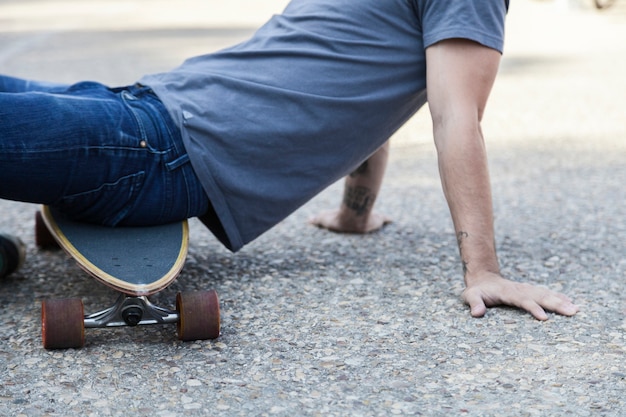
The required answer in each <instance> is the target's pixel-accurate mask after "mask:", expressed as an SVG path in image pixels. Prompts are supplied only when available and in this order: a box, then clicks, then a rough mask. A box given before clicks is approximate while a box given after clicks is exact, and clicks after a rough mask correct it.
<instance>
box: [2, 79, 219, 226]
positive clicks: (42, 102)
mask: <svg viewBox="0 0 626 417" xmlns="http://www.w3.org/2000/svg"><path fill="white" fill-rule="evenodd" d="M0 198H3V199H10V200H16V201H25V202H31V203H39V204H48V205H50V206H53V207H55V208H57V209H59V210H60V211H63V212H65V213H67V214H68V215H70V216H72V217H73V218H75V219H77V220H81V221H87V222H93V223H100V224H105V225H108V226H118V225H120V226H122V225H125V226H130V225H151V224H161V223H168V222H172V221H177V220H181V219H185V218H189V217H195V216H199V215H202V214H204V213H205V212H206V211H207V209H208V208H209V201H208V198H207V196H206V194H205V192H204V190H203V189H202V185H201V184H200V182H199V181H198V178H197V177H196V175H195V173H194V171H193V168H192V167H191V163H190V161H189V157H188V155H187V152H186V151H185V148H184V146H183V143H182V139H181V135H180V131H179V129H178V127H177V126H176V125H175V124H174V122H173V120H172V119H171V117H170V116H169V114H168V112H167V110H166V109H165V107H164V106H163V104H162V103H161V102H160V100H159V99H158V98H157V97H156V96H155V95H154V93H153V92H152V91H151V90H150V89H149V88H147V87H143V86H140V85H136V86H130V87H124V88H114V89H112V88H108V87H106V86H104V85H102V84H98V83H94V82H82V83H78V84H74V85H58V84H48V83H40V82H33V81H27V80H22V79H18V78H12V77H5V76H0Z"/></svg>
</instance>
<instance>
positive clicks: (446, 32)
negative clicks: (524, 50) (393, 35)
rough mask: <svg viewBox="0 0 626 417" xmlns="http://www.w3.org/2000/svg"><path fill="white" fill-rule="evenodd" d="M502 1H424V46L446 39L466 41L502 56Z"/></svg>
mask: <svg viewBox="0 0 626 417" xmlns="http://www.w3.org/2000/svg"><path fill="white" fill-rule="evenodd" d="M506 13H507V2H506V1H505V0H479V1H477V0H453V1H442V0H430V1H426V2H424V9H423V12H422V19H421V20H422V30H423V33H424V47H429V46H431V45H433V44H435V43H437V42H440V41H443V40H446V39H455V38H461V39H469V40H472V41H475V42H478V43H480V44H482V45H484V46H487V47H489V48H492V49H495V50H497V51H499V52H500V53H502V51H503V49H504V21H505V18H506Z"/></svg>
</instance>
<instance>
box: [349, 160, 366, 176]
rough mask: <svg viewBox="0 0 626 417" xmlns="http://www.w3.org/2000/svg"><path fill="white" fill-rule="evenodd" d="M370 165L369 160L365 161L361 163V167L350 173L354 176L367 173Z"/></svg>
mask: <svg viewBox="0 0 626 417" xmlns="http://www.w3.org/2000/svg"><path fill="white" fill-rule="evenodd" d="M368 165H369V164H368V162H367V161H365V162H363V163H362V164H361V165H359V167H358V168H357V169H355V170H354V171H352V172H351V173H350V177H351V178H354V177H358V176H359V175H363V174H365V173H366V172H367V169H368V167H369V166H368Z"/></svg>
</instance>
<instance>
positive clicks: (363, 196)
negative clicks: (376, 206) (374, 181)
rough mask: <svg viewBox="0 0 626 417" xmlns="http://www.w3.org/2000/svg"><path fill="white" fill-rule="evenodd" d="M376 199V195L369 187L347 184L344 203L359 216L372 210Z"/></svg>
mask: <svg viewBox="0 0 626 417" xmlns="http://www.w3.org/2000/svg"><path fill="white" fill-rule="evenodd" d="M375 199H376V196H375V195H374V194H372V193H371V191H370V189H369V188H367V187H349V186H347V187H346V188H345V192H344V195H343V204H344V205H345V206H346V207H348V208H349V209H351V210H354V211H355V212H356V215H357V216H362V215H364V214H366V213H367V212H368V211H369V210H370V208H371V206H372V204H373V203H374V200H375Z"/></svg>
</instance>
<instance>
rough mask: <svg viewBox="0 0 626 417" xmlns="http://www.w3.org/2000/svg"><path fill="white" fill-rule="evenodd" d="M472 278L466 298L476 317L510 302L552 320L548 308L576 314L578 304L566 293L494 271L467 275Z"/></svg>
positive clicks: (514, 305) (464, 296) (540, 317)
mask: <svg viewBox="0 0 626 417" xmlns="http://www.w3.org/2000/svg"><path fill="white" fill-rule="evenodd" d="M466 282H471V284H468V285H467V288H466V289H465V291H463V295H462V298H463V300H464V301H465V303H466V304H468V305H469V306H470V313H471V315H472V316H473V317H482V316H484V315H485V313H486V312H487V307H494V306H497V305H508V306H512V307H518V308H521V309H522V310H526V311H528V312H529V313H530V314H532V315H533V316H534V317H535V318H536V319H537V320H542V321H543V320H548V315H547V314H546V311H545V310H548V311H553V312H555V313H558V314H562V315H564V316H573V315H574V314H576V313H577V312H578V306H577V305H575V304H573V303H572V301H571V300H570V299H569V298H568V297H567V296H566V295H564V294H561V293H558V292H555V291H552V290H549V289H547V288H543V287H539V286H535V285H531V284H525V283H519V282H513V281H509V280H508V279H505V278H502V276H500V275H498V274H493V273H482V274H481V275H480V277H466Z"/></svg>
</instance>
